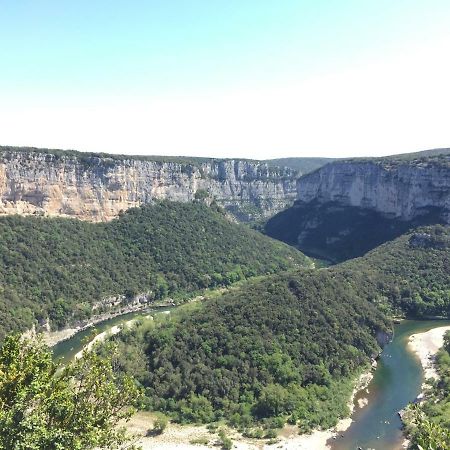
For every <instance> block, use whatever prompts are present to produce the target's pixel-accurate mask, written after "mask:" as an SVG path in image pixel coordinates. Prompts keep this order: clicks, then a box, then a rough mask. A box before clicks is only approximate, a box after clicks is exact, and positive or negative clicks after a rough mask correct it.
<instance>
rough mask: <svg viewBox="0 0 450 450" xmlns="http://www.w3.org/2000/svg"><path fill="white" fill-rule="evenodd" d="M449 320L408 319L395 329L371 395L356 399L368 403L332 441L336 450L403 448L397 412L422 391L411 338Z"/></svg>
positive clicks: (371, 384) (372, 385) (360, 396)
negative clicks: (361, 399)
mask: <svg viewBox="0 0 450 450" xmlns="http://www.w3.org/2000/svg"><path fill="white" fill-rule="evenodd" d="M445 325H450V321H449V320H420V321H419V320H405V321H403V322H402V323H401V324H399V325H395V327H394V339H393V340H392V342H390V343H389V344H388V345H386V347H385V348H384V350H383V352H382V353H381V355H380V358H379V360H378V366H377V369H376V371H375V374H374V377H373V380H372V381H371V383H370V385H369V386H368V389H369V394H367V393H366V392H364V391H363V392H360V393H359V394H358V395H357V396H356V398H355V404H357V402H358V399H360V398H367V399H368V400H369V403H368V405H367V406H365V407H364V408H362V409H359V408H358V407H357V408H356V410H355V413H354V414H353V416H352V419H353V420H354V422H353V423H352V425H351V426H350V428H349V429H348V430H347V431H346V432H344V435H343V437H340V438H338V439H336V440H335V441H333V442H332V449H333V450H354V449H358V447H361V448H362V449H364V450H366V449H376V450H398V449H401V448H402V442H403V440H404V438H403V435H402V431H401V428H402V422H401V420H400V417H399V416H398V411H400V410H401V409H403V408H404V407H405V406H406V405H408V403H410V402H412V401H414V400H415V398H416V397H417V395H418V394H419V393H420V391H421V386H422V382H423V370H422V366H421V364H420V360H419V358H418V357H417V356H416V355H415V354H414V353H412V352H411V351H410V350H409V349H408V346H407V344H408V339H409V336H411V335H412V334H416V333H422V332H425V331H428V330H430V329H432V328H436V327H439V326H445Z"/></svg>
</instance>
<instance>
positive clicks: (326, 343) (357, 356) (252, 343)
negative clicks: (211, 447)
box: [116, 226, 450, 431]
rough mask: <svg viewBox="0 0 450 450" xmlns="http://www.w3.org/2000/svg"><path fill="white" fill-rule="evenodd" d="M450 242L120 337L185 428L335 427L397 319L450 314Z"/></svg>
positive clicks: (285, 279) (421, 237)
mask: <svg viewBox="0 0 450 450" xmlns="http://www.w3.org/2000/svg"><path fill="white" fill-rule="evenodd" d="M449 244H450V230H449V228H448V227H442V226H434V227H427V228H423V229H420V230H418V231H416V232H413V233H410V234H407V235H405V236H402V237H400V238H399V239H397V240H395V241H393V242H390V243H386V244H385V245H383V246H381V247H379V248H378V249H376V250H374V251H373V252H371V253H369V254H368V255H366V256H365V257H362V258H359V259H356V260H353V261H349V262H347V263H343V264H341V265H337V266H333V267H331V268H328V269H319V270H307V269H302V270H297V271H291V272H285V273H282V274H275V275H271V276H267V277H265V278H264V279H259V280H254V281H250V282H248V283H245V284H244V285H243V286H240V287H239V288H238V289H234V290H232V291H230V292H227V293H225V294H223V295H222V296H220V297H219V298H213V299H210V300H207V301H205V302H203V303H202V304H201V305H196V306H195V307H194V309H191V308H188V309H187V310H185V311H183V310H182V311H180V312H179V313H176V314H174V316H173V317H172V318H169V319H166V320H164V321H159V322H158V321H157V322H156V323H155V322H152V321H150V322H144V323H142V324H140V325H138V326H137V327H136V328H134V329H132V330H130V331H127V332H124V333H122V334H121V335H119V336H117V337H116V340H117V341H118V342H119V345H120V346H121V353H122V354H123V355H124V356H123V359H122V361H121V367H122V368H123V370H124V371H126V372H127V371H130V372H132V373H135V375H136V376H137V378H138V380H139V382H140V383H141V384H142V385H143V386H144V387H145V388H146V397H147V406H148V408H150V409H156V410H162V411H164V412H166V413H168V414H170V415H171V416H172V417H173V418H174V419H175V420H178V421H180V422H211V421H215V420H219V419H223V418H225V419H227V420H228V422H229V423H230V424H232V425H234V426H237V427H240V428H244V429H245V428H249V427H254V426H255V424H263V425H264V424H267V423H269V424H273V423H276V424H278V425H280V423H281V424H282V423H284V421H285V420H288V421H289V422H291V423H296V424H298V425H299V426H300V429H301V430H303V431H305V430H309V429H310V428H312V427H316V426H322V427H330V426H332V425H334V424H335V423H336V421H337V419H338V418H339V417H342V416H343V415H344V416H345V414H346V412H347V407H346V402H347V400H348V397H349V395H350V392H351V389H352V381H353V380H354V378H355V376H356V374H357V373H358V372H359V371H360V370H362V368H363V367H365V366H366V365H367V364H368V362H369V361H370V358H371V357H374V356H376V355H377V352H378V351H379V350H380V347H379V344H383V343H384V342H386V339H388V334H389V332H390V320H389V319H388V317H389V316H390V315H392V314H393V313H401V314H408V315H415V316H417V317H423V316H428V315H430V314H438V315H443V316H444V315H445V316H448V315H449V312H450V302H449V290H448V287H449V286H450V280H449V277H450V270H448V269H449V265H448V264H449V253H450V245H449Z"/></svg>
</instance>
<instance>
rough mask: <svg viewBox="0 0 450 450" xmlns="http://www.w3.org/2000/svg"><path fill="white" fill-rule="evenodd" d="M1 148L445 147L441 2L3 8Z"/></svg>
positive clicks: (199, 151)
mask: <svg viewBox="0 0 450 450" xmlns="http://www.w3.org/2000/svg"><path fill="white" fill-rule="evenodd" d="M0 144H4V145H32V146H36V147H52V148H75V149H78V150H86V151H107V152H114V153H119V152H120V153H134V154H170V155H204V156H221V157H235V156H237V157H248V158H261V159H262V158H270V157H281V156H353V155H383V154H392V153H399V152H406V151H416V150H421V149H427V148H435V147H445V146H447V147H449V146H450V1H449V0H376V1H365V0H354V1H344V0H341V1H338V0H336V1H333V0H328V1H327V0H311V1H301V0H297V1H294V0H272V1H266V0H196V1H195V0H184V1H183V0H160V1H156V0H153V1H152V0H148V1H143V0H142V1H139V0H121V1H114V0H76V1H74V0H47V1H45V0H0Z"/></svg>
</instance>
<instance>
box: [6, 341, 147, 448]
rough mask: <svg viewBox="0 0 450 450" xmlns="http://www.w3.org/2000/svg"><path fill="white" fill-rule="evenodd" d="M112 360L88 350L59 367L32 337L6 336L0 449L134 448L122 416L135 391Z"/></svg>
mask: <svg viewBox="0 0 450 450" xmlns="http://www.w3.org/2000/svg"><path fill="white" fill-rule="evenodd" d="M113 366H114V364H113V360H112V359H109V360H108V359H105V358H102V357H100V356H98V355H97V354H96V353H95V352H88V353H86V354H85V355H84V357H83V358H82V359H79V360H77V361H74V362H72V363H69V364H68V365H67V366H65V367H63V368H61V367H58V365H57V364H56V363H55V362H54V361H53V360H52V354H51V352H50V350H49V349H48V348H47V347H45V345H43V344H42V342H41V341H39V340H36V339H24V338H20V337H19V336H9V337H7V338H6V340H5V342H4V343H3V346H2V347H1V349H0V449H1V450H62V449H71V450H88V449H93V448H96V449H124V448H128V449H131V448H133V446H132V444H131V439H130V437H129V436H128V435H127V434H126V432H125V429H124V428H121V427H118V426H117V424H118V422H119V421H120V420H126V419H128V418H129V417H130V416H131V414H132V413H133V411H134V409H133V407H132V406H131V405H133V404H135V403H136V401H138V400H139V398H140V395H139V390H138V388H137V387H136V385H135V384H134V382H133V380H132V379H131V378H130V377H129V376H127V375H119V374H117V373H116V371H115V370H114V367H113Z"/></svg>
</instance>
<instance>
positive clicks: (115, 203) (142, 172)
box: [0, 148, 297, 222]
mask: <svg viewBox="0 0 450 450" xmlns="http://www.w3.org/2000/svg"><path fill="white" fill-rule="evenodd" d="M173 159H174V158H172V159H171V158H167V160H164V159H163V158H156V159H155V160H151V158H145V157H143V158H139V157H126V156H124V157H123V158H121V157H117V156H115V155H110V156H108V155H106V156H103V155H101V156H96V155H91V154H83V153H78V152H63V151H57V152H53V151H48V152H46V151H43V150H39V151H38V150H37V149H30V150H25V149H14V148H12V149H8V148H3V149H2V151H1V152H0V214H23V215H28V214H36V215H45V216H62V217H76V218H78V219H82V220H90V221H97V222H98V221H107V220H110V219H112V218H114V217H116V216H117V215H118V214H119V212H120V211H124V210H126V209H128V208H131V207H136V206H139V205H142V204H146V203H149V202H151V201H153V200H156V199H168V200H173V201H181V202H188V201H192V200H194V199H196V198H201V199H203V198H205V197H206V198H207V199H210V200H212V199H214V200H215V201H216V202H217V203H218V204H220V205H221V206H223V207H224V208H225V209H226V210H227V211H228V212H229V213H230V214H232V215H233V216H234V217H235V218H237V219H238V220H241V221H250V220H256V219H262V218H266V217H269V216H271V215H273V214H275V213H277V212H279V211H280V210H282V209H284V208H285V207H287V206H289V205H290V204H292V203H293V201H294V200H295V198H296V195H297V194H296V193H297V191H296V178H297V176H296V175H297V172H296V171H295V170H292V169H289V168H273V167H269V166H268V165H267V164H266V163H264V162H257V161H248V160H216V159H188V158H186V159H185V160H183V158H180V161H174V160H173Z"/></svg>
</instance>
